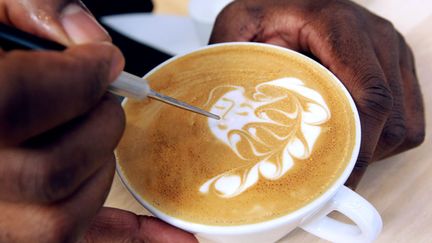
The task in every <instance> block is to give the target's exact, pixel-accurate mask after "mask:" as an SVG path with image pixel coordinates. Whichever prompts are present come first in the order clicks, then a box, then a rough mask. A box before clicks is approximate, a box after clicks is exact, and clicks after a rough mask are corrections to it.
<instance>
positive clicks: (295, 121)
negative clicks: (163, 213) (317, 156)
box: [199, 77, 331, 198]
mask: <svg viewBox="0 0 432 243" xmlns="http://www.w3.org/2000/svg"><path fill="white" fill-rule="evenodd" d="M220 91H223V92H222V95H220V94H221V92H220ZM217 94H219V95H217ZM207 103H208V104H209V105H211V109H210V112H212V113H214V114H217V115H220V116H221V120H219V121H218V120H214V119H208V126H209V128H210V130H211V132H212V134H213V135H214V136H215V137H216V138H217V139H218V140H219V141H220V142H222V143H224V144H225V145H226V146H228V147H229V148H230V149H231V150H232V151H233V152H234V153H235V154H236V155H237V157H238V158H239V159H241V160H242V161H244V166H241V167H238V168H233V169H231V170H229V171H226V172H224V173H222V174H218V175H215V176H214V177H212V178H209V179H208V180H207V181H206V182H205V183H203V184H202V185H201V187H200V188H199V190H200V192H201V193H203V194H208V193H214V194H216V195H218V196H219V197H224V198H230V197H236V196H238V195H240V194H241V193H243V192H245V191H246V190H247V189H248V188H250V187H253V186H254V185H255V184H256V183H257V182H258V181H259V180H260V179H263V180H278V179H279V178H281V177H282V176H284V175H285V174H286V173H287V172H288V171H289V170H290V169H291V168H292V167H293V166H294V165H295V163H299V162H301V160H304V159H307V158H309V157H310V155H311V154H312V153H313V148H314V145H315V143H316V141H317V139H318V137H319V136H320V134H321V130H322V128H321V126H322V125H323V124H325V123H326V122H327V121H328V120H329V119H330V118H331V114H330V111H329V108H328V106H327V104H326V102H325V101H324V99H323V97H322V96H321V95H320V94H319V93H318V92H317V91H315V90H314V89H312V88H311V87H306V86H305V83H304V82H303V81H302V80H300V79H298V78H294V77H285V78H280V79H277V80H273V81H269V82H264V83H261V84H258V85H257V86H256V87H255V90H252V91H251V90H246V89H245V88H244V87H242V86H229V85H223V86H218V87H215V88H214V89H213V90H212V92H210V95H209V100H208V102H207ZM278 103H284V104H286V103H289V104H290V105H289V106H288V107H289V109H286V107H287V106H286V105H285V106H283V107H285V109H281V108H280V107H279V106H278Z"/></svg>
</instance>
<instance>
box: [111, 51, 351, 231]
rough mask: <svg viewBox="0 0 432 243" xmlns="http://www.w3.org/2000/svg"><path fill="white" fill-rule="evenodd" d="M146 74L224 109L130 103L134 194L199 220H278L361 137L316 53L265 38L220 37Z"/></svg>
mask: <svg viewBox="0 0 432 243" xmlns="http://www.w3.org/2000/svg"><path fill="white" fill-rule="evenodd" d="M146 79H147V80H148V81H149V84H150V86H151V87H152V88H153V89H154V90H156V91H158V92H160V93H163V94H166V95H169V96H172V97H175V98H176V99H179V100H182V101H185V102H187V103H189V104H191V105H194V106H197V107H200V108H203V109H205V110H208V111H210V112H212V113H214V114H217V115H219V116H220V117H221V119H220V120H214V119H211V118H206V117H204V116H200V115H198V114H194V113H191V112H188V111H185V110H181V109H178V108H175V107H172V106H168V105H166V104H164V103H160V102H157V101H153V100H147V101H144V102H138V101H128V102H126V103H125V104H124V109H125V112H126V114H127V127H126V131H125V135H124V137H123V139H122V141H121V143H120V145H119V146H118V148H117V151H116V155H117V159H118V170H119V171H120V173H121V174H122V178H123V179H124V180H126V181H127V184H128V187H131V188H133V190H134V193H135V194H136V196H137V197H139V198H141V199H142V200H143V201H145V202H147V203H148V204H149V205H151V206H152V207H154V208H155V209H157V210H159V211H161V212H163V213H164V214H166V215H168V216H170V217H173V218H176V219H180V220H183V221H186V222H191V223H195V224H200V225H209V226H239V225H249V224H257V223H260V222H265V221H269V220H273V219H276V218H280V217H282V216H285V215H288V214H290V213H292V212H295V211H296V210H298V209H300V208H302V207H305V206H306V205H308V204H310V203H311V202H313V201H314V200H316V199H317V198H319V197H320V196H322V195H323V194H324V193H325V192H327V191H328V190H329V189H330V188H331V187H332V186H333V185H334V184H335V182H336V181H337V180H338V179H340V177H341V175H342V174H343V173H344V171H346V169H347V166H348V164H349V163H350V162H352V157H353V153H354V151H355V149H354V147H355V146H356V144H357V142H358V141H357V138H358V136H359V134H357V133H358V131H357V130H356V128H357V127H356V126H358V124H356V120H355V117H356V113H355V112H354V111H353V109H352V104H351V103H350V100H349V99H348V98H347V95H346V91H344V90H343V88H342V87H341V85H340V83H339V81H338V80H337V79H335V77H334V76H333V75H332V74H331V73H330V72H328V71H327V70H326V69H324V68H316V64H315V63H313V61H312V60H310V59H307V58H305V57H303V56H299V55H298V54H296V53H294V52H291V51H281V50H280V48H269V47H268V46H265V45H241V44H237V45H236V44H232V45H219V46H215V47H211V48H206V49H203V50H200V51H197V52H194V53H191V54H187V55H185V56H182V57H179V58H176V59H174V60H171V61H169V62H168V63H165V64H164V65H162V66H161V67H159V68H157V69H156V70H154V71H152V72H151V73H150V74H149V75H148V76H146Z"/></svg>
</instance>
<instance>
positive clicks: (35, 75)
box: [0, 0, 195, 242]
mask: <svg viewBox="0 0 432 243" xmlns="http://www.w3.org/2000/svg"><path fill="white" fill-rule="evenodd" d="M72 2H73V3H72ZM68 3H72V5H68ZM77 8H81V9H77ZM0 21H1V22H3V23H7V24H9V25H13V26H15V27H17V28H20V29H23V30H25V31H27V32H31V33H33V34H37V35H39V36H42V37H45V38H50V39H52V40H54V41H58V42H61V43H63V44H65V45H69V46H70V45H74V44H82V43H90V42H100V41H109V40H110V38H109V36H108V35H107V34H106V32H105V31H104V30H103V29H102V28H100V26H99V25H98V24H97V23H96V22H95V20H94V19H93V18H92V17H91V15H90V14H89V13H88V12H86V11H85V7H83V6H82V5H81V4H80V2H79V1H66V0H58V1H56V0H22V1H16V0H0ZM123 65H124V60H123V57H122V55H121V53H120V52H119V50H118V49H117V48H115V47H113V46H112V45H111V44H109V43H105V44H102V43H101V44H91V45H90V44H88V45H82V46H75V47H71V48H69V49H68V50H66V51H65V52H62V53H61V52H22V51H21V52H18V51H15V52H10V53H5V52H2V51H1V50H0V76H1V78H0V80H1V81H0V211H1V212H2V214H1V216H0V242H73V241H75V240H77V239H80V238H81V237H83V236H84V235H85V237H84V238H82V240H83V241H89V242H107V241H117V240H122V241H128V240H129V241H132V240H146V241H149V242H158V241H169V240H171V241H173V239H174V240H176V239H177V240H183V241H184V242H187V241H190V242H193V241H195V239H194V238H193V236H191V235H190V234H187V233H184V232H182V231H180V230H178V229H176V228H174V227H172V226H168V225H167V224H164V223H162V222H161V221H159V220H157V219H154V218H149V217H142V216H137V215H135V214H132V213H129V212H125V211H122V210H116V209H107V208H103V209H101V207H102V205H103V203H104V201H105V198H106V195H107V193H108V191H109V188H110V186H111V182H112V176H113V174H114V167H115V165H114V156H113V150H114V148H115V147H116V145H117V142H118V140H119V139H120V136H121V134H122V131H123V128H124V114H123V111H122V109H121V107H120V105H119V104H118V102H117V101H116V99H115V98H114V97H113V96H111V95H108V94H105V91H106V88H107V86H108V84H109V83H110V82H112V81H113V80H114V79H115V78H116V77H117V76H118V75H119V73H120V71H121V70H122V69H123ZM96 214H97V215H96ZM95 215H96V216H95Z"/></svg>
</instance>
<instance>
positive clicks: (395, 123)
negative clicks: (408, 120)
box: [380, 118, 407, 148]
mask: <svg viewBox="0 0 432 243" xmlns="http://www.w3.org/2000/svg"><path fill="white" fill-rule="evenodd" d="M406 134H407V128H406V125H405V120H404V119H402V118H393V119H392V120H391V121H390V122H389V123H387V124H386V125H385V127H384V129H383V131H382V133H381V138H380V140H381V142H383V143H384V144H385V145H386V146H387V147H390V148H393V147H395V146H397V145H399V144H401V143H402V142H403V141H404V140H405V138H406Z"/></svg>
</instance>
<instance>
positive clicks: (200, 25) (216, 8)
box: [189, 0, 233, 45]
mask: <svg viewBox="0 0 432 243" xmlns="http://www.w3.org/2000/svg"><path fill="white" fill-rule="evenodd" d="M232 1H233V0H190V2H189V15H190V17H191V18H192V21H193V23H194V26H195V32H196V33H197V35H198V38H199V40H200V44H201V45H207V43H208V41H209V39H210V34H211V32H212V29H213V25H214V22H215V20H216V17H217V15H218V14H219V13H220V11H222V9H223V8H224V7H225V6H226V5H228V4H229V3H230V2H232Z"/></svg>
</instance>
